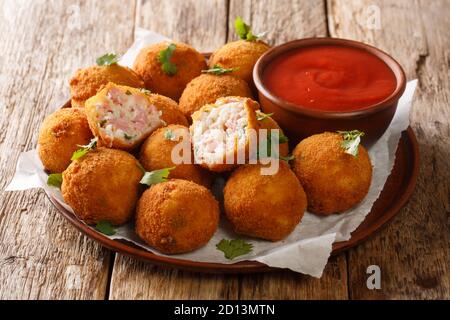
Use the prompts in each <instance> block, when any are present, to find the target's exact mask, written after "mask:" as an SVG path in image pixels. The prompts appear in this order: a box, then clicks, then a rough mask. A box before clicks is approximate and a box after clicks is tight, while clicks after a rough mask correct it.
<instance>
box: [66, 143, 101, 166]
mask: <svg viewBox="0 0 450 320" xmlns="http://www.w3.org/2000/svg"><path fill="white" fill-rule="evenodd" d="M97 142H98V138H97V137H95V138H94V139H92V140H91V142H89V144H87V145H85V146H79V147H80V148H81V149H78V150H77V151H75V152H74V153H73V155H72V158H70V160H72V161H73V160H77V159H80V158H82V157H84V156H85V155H86V154H87V153H88V152H89V151H91V150H94V149H95V148H97Z"/></svg>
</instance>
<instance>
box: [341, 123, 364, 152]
mask: <svg viewBox="0 0 450 320" xmlns="http://www.w3.org/2000/svg"><path fill="white" fill-rule="evenodd" d="M338 133H339V134H340V135H341V136H342V137H343V138H344V140H343V141H342V143H341V147H342V148H343V149H344V150H345V153H348V154H351V155H352V156H354V157H357V156H358V146H359V144H360V142H361V137H362V136H364V132H362V131H359V130H352V131H338Z"/></svg>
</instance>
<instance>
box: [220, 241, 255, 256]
mask: <svg viewBox="0 0 450 320" xmlns="http://www.w3.org/2000/svg"><path fill="white" fill-rule="evenodd" d="M216 248H217V250H220V251H222V252H223V253H224V255H225V258H227V259H229V260H233V259H234V258H236V257H239V256H242V255H244V254H247V253H249V252H251V251H252V250H253V245H252V244H251V243H247V242H245V241H244V240H242V239H233V240H227V239H222V240H220V242H219V243H218V244H216Z"/></svg>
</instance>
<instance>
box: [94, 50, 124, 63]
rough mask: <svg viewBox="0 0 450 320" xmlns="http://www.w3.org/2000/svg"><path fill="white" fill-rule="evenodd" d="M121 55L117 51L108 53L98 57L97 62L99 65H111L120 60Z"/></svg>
mask: <svg viewBox="0 0 450 320" xmlns="http://www.w3.org/2000/svg"><path fill="white" fill-rule="evenodd" d="M119 59H120V56H118V55H116V54H115V53H107V54H105V55H103V56H101V57H98V58H97V60H96V62H97V65H98V66H111V65H113V64H116V63H117V62H119Z"/></svg>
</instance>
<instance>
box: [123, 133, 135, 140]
mask: <svg viewBox="0 0 450 320" xmlns="http://www.w3.org/2000/svg"><path fill="white" fill-rule="evenodd" d="M123 137H124V138H125V139H127V140H131V139H133V138H134V137H135V135H134V136H132V135H129V134H128V133H126V132H124V134H123Z"/></svg>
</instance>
